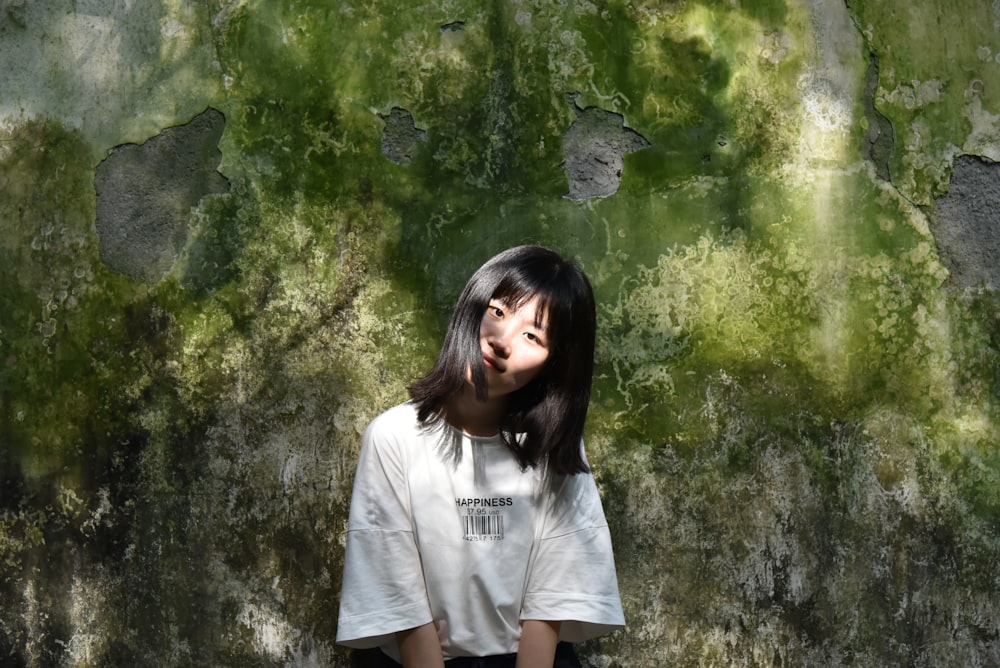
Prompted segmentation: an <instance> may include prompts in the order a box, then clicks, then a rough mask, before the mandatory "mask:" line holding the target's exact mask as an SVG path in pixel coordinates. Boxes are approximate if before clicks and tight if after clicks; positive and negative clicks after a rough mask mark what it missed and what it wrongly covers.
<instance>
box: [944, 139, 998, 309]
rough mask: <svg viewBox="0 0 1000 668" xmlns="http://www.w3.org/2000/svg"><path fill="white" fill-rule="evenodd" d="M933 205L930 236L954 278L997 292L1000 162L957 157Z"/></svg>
mask: <svg viewBox="0 0 1000 668" xmlns="http://www.w3.org/2000/svg"><path fill="white" fill-rule="evenodd" d="M936 204H937V205H936V207H935V212H934V215H933V216H931V232H932V233H933V234H934V238H935V239H936V240H937V245H938V251H939V252H940V253H941V258H942V260H943V261H944V263H945V265H946V266H947V267H948V269H949V270H950V271H951V273H952V277H953V278H954V280H955V281H956V282H957V283H958V284H959V285H961V286H963V287H970V288H971V287H979V286H981V285H983V284H985V285H986V287H988V288H990V289H991V290H997V289H1000V262H998V261H997V258H1000V213H998V212H1000V164H998V163H995V162H993V161H992V160H988V159H986V158H980V157H978V156H973V155H960V156H958V157H957V158H956V159H955V164H954V169H953V171H952V175H951V186H950V187H949V189H948V194H946V195H945V196H944V197H941V198H938V200H937V202H936Z"/></svg>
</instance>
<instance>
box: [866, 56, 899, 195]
mask: <svg viewBox="0 0 1000 668" xmlns="http://www.w3.org/2000/svg"><path fill="white" fill-rule="evenodd" d="M877 89H878V56H876V55H875V54H871V55H870V56H869V59H868V71H867V72H865V91H864V107H865V119H866V120H867V121H868V132H867V134H866V135H865V140H866V144H865V156H866V157H867V158H868V159H869V160H871V161H872V163H874V165H875V174H876V175H877V176H878V177H879V178H880V179H882V180H883V181H891V180H892V179H891V178H890V174H889V158H891V157H892V151H893V149H894V148H895V145H896V138H895V134H894V133H893V131H892V123H890V122H889V119H888V118H886V117H885V116H883V115H882V114H881V113H880V112H879V110H878V109H876V108H875V91H876V90H877Z"/></svg>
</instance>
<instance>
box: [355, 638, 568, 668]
mask: <svg viewBox="0 0 1000 668" xmlns="http://www.w3.org/2000/svg"><path fill="white" fill-rule="evenodd" d="M378 655H379V663H376V664H375V666H376V668H399V667H400V664H398V663H396V662H395V661H393V660H392V659H391V658H389V657H388V656H386V655H385V654H383V653H382V652H378ZM516 661H517V655H516V654H499V655H497V656H484V657H472V656H460V657H458V658H455V659H448V660H447V661H445V662H444V665H445V667H446V668H514V664H515V662H516ZM552 668H580V660H579V659H578V658H576V652H575V651H573V646H572V645H570V644H569V643H568V642H561V643H559V644H558V645H557V646H556V660H555V663H553V664H552Z"/></svg>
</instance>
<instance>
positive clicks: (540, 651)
mask: <svg viewBox="0 0 1000 668" xmlns="http://www.w3.org/2000/svg"><path fill="white" fill-rule="evenodd" d="M561 624H562V622H549V621H544V620H540V619H525V620H524V621H522V622H521V640H520V642H518V645H517V668H552V664H553V663H554V662H555V659H556V645H557V644H558V643H559V627H560V625H561Z"/></svg>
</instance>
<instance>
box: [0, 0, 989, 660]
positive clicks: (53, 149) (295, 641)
mask: <svg viewBox="0 0 1000 668" xmlns="http://www.w3.org/2000/svg"><path fill="white" fill-rule="evenodd" d="M998 25H1000V6H997V5H996V3H993V4H990V3H984V2H971V1H966V0H960V1H959V2H957V3H952V4H951V5H948V6H947V7H946V6H945V5H944V4H942V3H934V2H930V1H929V0H925V1H918V2H910V3H890V2H885V1H882V2H864V3H857V2H854V1H853V0H851V1H849V2H847V3H846V4H845V3H844V2H838V1H836V0H790V1H788V2H783V1H781V0H773V1H766V2H742V3H741V2H728V1H721V0H720V1H717V2H707V1H703V2H698V1H694V0H687V1H683V0H682V1H678V2H659V1H645V2H644V1H641V0H640V1H637V2H632V3H589V2H582V3H581V2H561V1H557V0H547V1H539V0H501V1H498V2H491V3H471V2H462V1H460V0H441V1H439V2H429V3H408V2H402V3H400V2H381V1H374V2H372V1H365V2H362V1H360V0H358V1H352V0H343V1H341V2H335V3H331V2H327V1H326V0H298V1H295V2H292V1H291V0H289V1H287V2H284V1H282V2H265V1H263V0H206V1H196V0H161V1H160V2H142V3H139V2H124V3H108V2H100V1H98V0H72V1H71V0H61V1H60V0H56V1H53V2H45V3H34V2H29V1H28V0H0V190H2V197H0V473H2V487H0V602H2V604H0V657H3V659H2V662H3V663H4V665H8V664H9V665H25V666H62V665H65V666H106V665H158V666H160V665H163V666H167V665H178V666H181V665H234V666H235V665H239V666H272V665H275V666H277V665H281V666H326V665H330V666H346V665H348V663H349V656H348V654H347V653H346V652H344V651H342V650H340V649H338V648H336V647H335V646H334V644H333V638H334V635H335V625H336V610H337V594H338V586H339V578H340V562H341V554H342V533H343V530H344V523H345V518H346V508H347V504H348V501H349V490H350V484H351V478H352V475H353V466H354V461H355V456H356V452H357V446H358V437H359V433H360V430H361V429H362V428H363V426H364V425H365V424H366V422H367V421H368V420H369V419H370V418H371V417H373V416H374V415H375V414H377V413H378V412H380V411H381V410H383V409H384V408H386V407H388V406H390V405H392V404H393V403H395V402H398V401H400V400H402V399H403V398H404V397H405V392H404V389H403V388H404V386H405V384H406V383H407V382H408V381H409V380H411V379H412V378H414V377H415V376H417V375H418V374H419V373H421V372H422V371H423V370H425V369H426V368H427V367H428V365H429V364H430V363H431V361H432V360H433V357H434V355H435V353H436V350H437V345H438V342H439V340H440V336H441V333H442V331H443V327H444V324H445V321H446V318H447V316H448V314H449V311H450V307H451V304H452V302H453V300H454V298H455V297H456V295H457V293H458V291H459V290H460V288H461V285H462V283H463V282H464V280H465V278H466V277H467V276H468V275H469V273H470V272H471V271H472V270H473V269H474V268H475V267H476V266H478V264H479V263H481V262H482V261H483V260H484V259H485V258H487V257H488V256H490V255H491V254H492V253H494V252H495V251H497V250H499V249H501V248H505V247H507V246H511V245H515V244H518V243H525V242H539V243H543V244H549V245H552V246H555V247H558V248H560V249H562V250H564V251H565V252H567V253H569V254H571V255H573V256H575V257H577V258H578V259H579V260H580V262H581V263H582V264H583V265H584V267H585V268H586V270H587V271H588V273H589V275H590V276H591V277H592V279H593V281H594V284H595V288H596V290H597V293H598V297H599V300H600V311H599V317H600V338H599V351H598V372H599V378H598V379H597V381H596V387H595V395H594V403H593V410H592V418H591V420H590V423H589V428H588V443H589V454H590V459H591V461H592V463H593V464H594V466H595V469H596V470H597V476H598V480H599V484H600V486H601V489H602V492H603V494H604V499H605V504H606V509H607V513H608V515H609V518H610V520H611V524H612V527H613V532H614V539H615V545H616V550H617V556H618V560H619V568H620V582H621V587H622V592H623V596H624V599H625V605H626V614H627V617H628V621H629V627H628V629H627V630H626V631H624V632H621V633H618V634H616V635H613V636H610V637H608V638H605V639H602V640H600V641H598V642H593V643H589V644H587V645H586V646H584V647H582V648H581V654H582V657H583V659H584V662H585V664H586V665H589V666H601V667H609V666H661V665H686V666H701V665H704V666H718V665H738V666H770V665H774V666H778V665H781V666H789V665H803V666H853V665H865V666H869V665H912V666H925V665H926V666H952V665H954V666H990V665H997V664H998V663H1000V610H998V608H997V606H996V601H997V600H998V598H1000V580H998V579H997V574H996V563H997V562H998V560H1000V457H998V452H997V443H998V436H1000V434H998V424H1000V423H998V405H1000V372H998V369H1000V365H998V363H1000V359H998V350H1000V324H998V323H1000V306H998V302H997V298H996V292H995V290H996V288H997V285H998V281H1000V276H998V263H997V262H996V257H997V254H998V245H997V244H998V241H997V238H998V237H997V215H996V213H995V212H996V211H997V206H996V203H997V201H998V199H1000V196H998V194H997V193H998V190H997V178H998V175H997V172H996V169H997V168H996V166H995V165H994V161H996V160H1000V125H998V115H1000V31H998V30H997V26H998Z"/></svg>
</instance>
